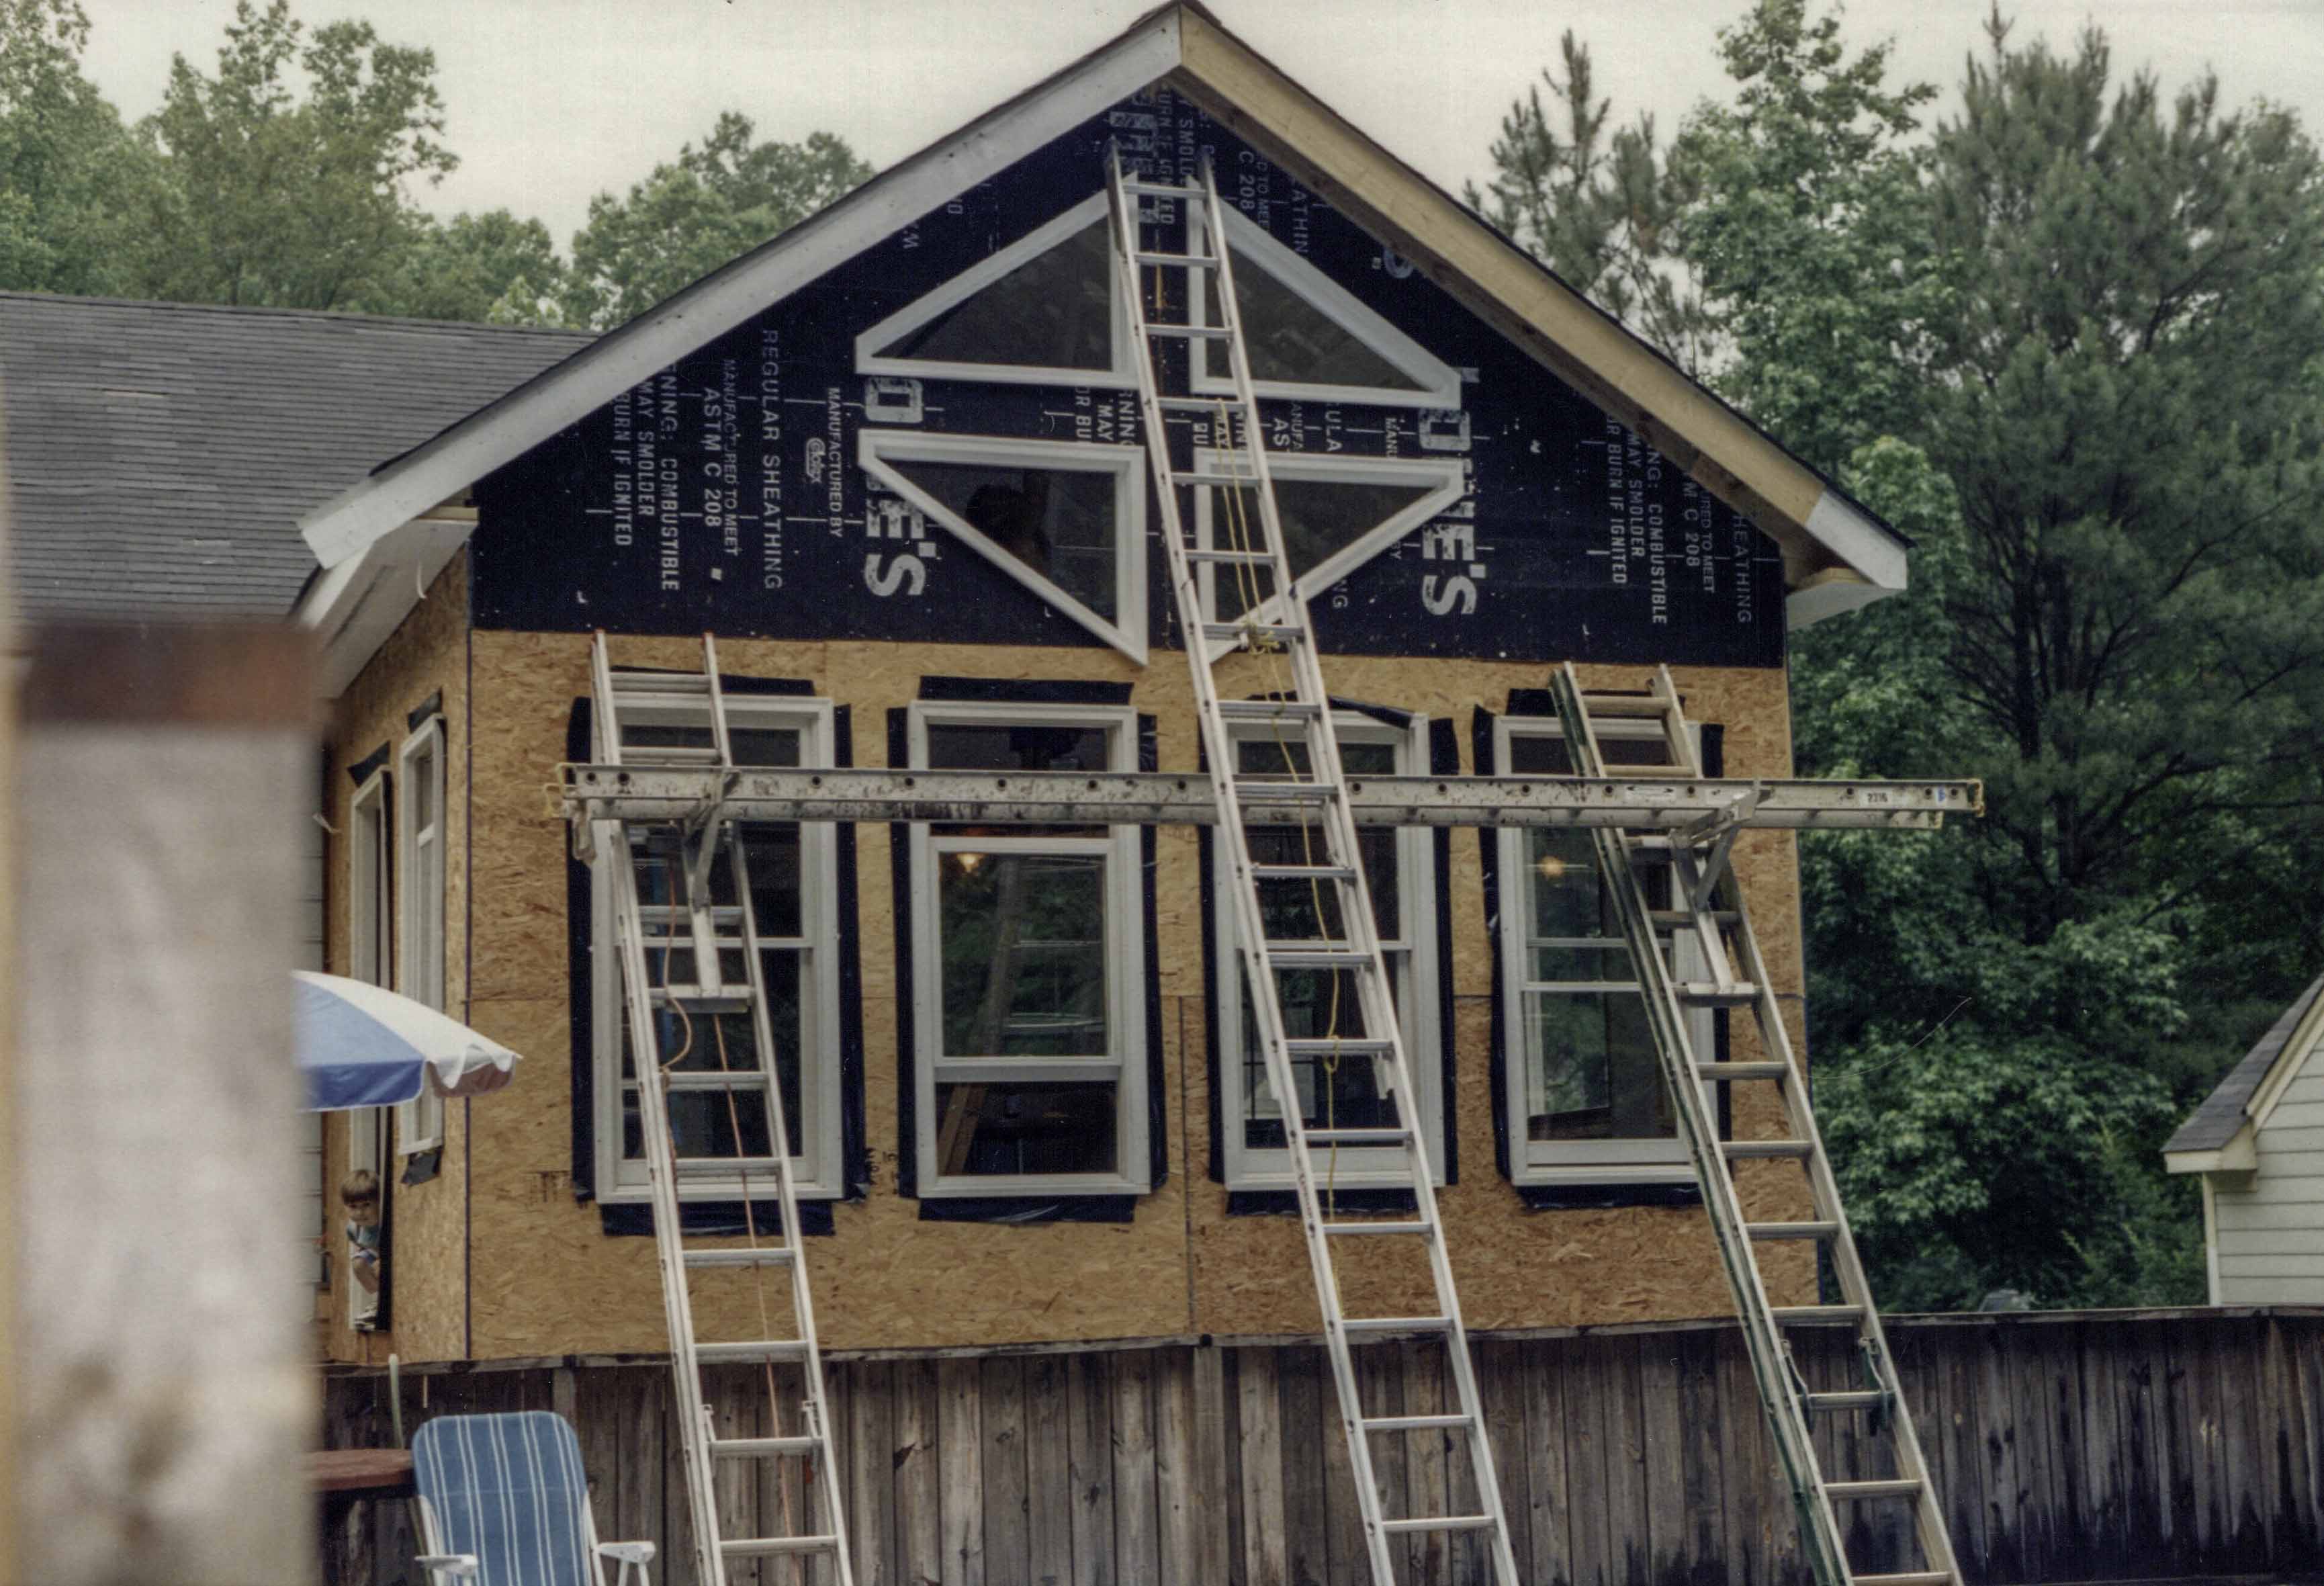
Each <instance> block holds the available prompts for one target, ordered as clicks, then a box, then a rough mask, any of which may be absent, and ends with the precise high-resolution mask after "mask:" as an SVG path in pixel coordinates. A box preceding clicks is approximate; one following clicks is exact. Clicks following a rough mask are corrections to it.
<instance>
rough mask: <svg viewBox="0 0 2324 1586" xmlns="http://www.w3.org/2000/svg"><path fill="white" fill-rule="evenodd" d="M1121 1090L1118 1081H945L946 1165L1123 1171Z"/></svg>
mask: <svg viewBox="0 0 2324 1586" xmlns="http://www.w3.org/2000/svg"><path fill="white" fill-rule="evenodd" d="M1114 1089H1115V1087H1114V1086H1113V1084H1112V1083H1110V1082H1105V1083H1082V1084H1041V1085H973V1084H941V1085H938V1086H937V1087H936V1161H937V1167H938V1171H940V1172H942V1173H944V1174H946V1175H954V1174H966V1175H970V1176H991V1175H1013V1174H1020V1173H1104V1174H1112V1173H1119V1172H1120V1170H1121V1166H1120V1150H1119V1149H1118V1148H1117V1142H1116V1139H1115V1135H1116V1130H1117V1125H1116V1122H1115V1117H1114Z"/></svg>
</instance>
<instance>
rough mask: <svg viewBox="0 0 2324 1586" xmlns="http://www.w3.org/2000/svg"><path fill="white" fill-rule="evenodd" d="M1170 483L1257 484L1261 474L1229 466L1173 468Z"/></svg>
mask: <svg viewBox="0 0 2324 1586" xmlns="http://www.w3.org/2000/svg"><path fill="white" fill-rule="evenodd" d="M1170 483H1171V484H1203V485H1212V484H1219V485H1225V484H1258V483H1259V475H1256V474H1250V473H1244V472H1241V471H1239V470H1235V469H1227V468H1188V469H1184V470H1179V469H1173V470H1172V471H1171V474H1170Z"/></svg>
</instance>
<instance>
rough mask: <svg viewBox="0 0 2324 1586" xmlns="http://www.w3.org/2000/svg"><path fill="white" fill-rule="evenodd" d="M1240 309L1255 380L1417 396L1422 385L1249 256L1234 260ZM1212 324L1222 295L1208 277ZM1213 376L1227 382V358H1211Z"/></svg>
mask: <svg viewBox="0 0 2324 1586" xmlns="http://www.w3.org/2000/svg"><path fill="white" fill-rule="evenodd" d="M1234 278H1235V309H1236V310H1237V312H1238V314H1239V315H1240V318H1241V320H1242V333H1243V342H1244V345H1245V346H1246V347H1247V348H1248V350H1249V354H1250V374H1251V378H1252V379H1253V380H1257V381H1262V382H1265V381H1274V382H1280V383H1285V384H1290V385H1369V386H1377V387H1383V388H1385V389H1388V390H1390V391H1418V390H1420V389H1421V383H1420V382H1418V381H1417V380H1415V379H1414V378H1413V377H1412V376H1411V375H1409V374H1406V373H1405V372H1404V371H1403V370H1401V369H1399V368H1397V366H1396V365H1395V364H1391V363H1389V362H1388V360H1387V359H1386V358H1384V357H1382V356H1381V355H1379V353H1376V352H1374V351H1373V350H1372V349H1371V347H1370V346H1368V345H1366V344H1365V343H1364V342H1363V341H1362V340H1360V339H1359V338H1358V337H1357V336H1356V335H1355V333H1354V332H1353V331H1351V330H1349V329H1348V328H1347V327H1345V326H1343V325H1342V324H1341V323H1340V322H1339V321H1338V320H1336V319H1333V318H1331V317H1330V316H1329V315H1327V314H1325V313H1324V312H1323V310H1322V309H1318V308H1316V307H1315V306H1314V304H1312V303H1310V302H1309V301H1308V300H1306V299H1305V298H1303V297H1301V296H1300V295H1299V294H1298V293H1296V292H1295V291H1293V290H1291V289H1290V288H1288V287H1286V286H1285V285H1284V284H1283V283H1282V282H1281V281H1277V280H1276V279H1275V277H1273V276H1272V275H1269V274H1268V272H1267V271H1266V270H1265V269H1264V268H1262V267H1261V266H1260V265H1259V263H1258V262H1257V261H1256V260H1254V259H1253V258H1252V257H1251V256H1250V254H1245V253H1240V252H1239V253H1237V254H1235V255H1234ZM1203 282H1204V285H1203V291H1204V294H1205V295H1206V297H1207V298H1208V299H1209V301H1208V302H1207V303H1206V304H1205V305H1204V306H1205V307H1206V308H1207V309H1209V310H1210V313H1211V319H1210V323H1212V324H1213V325H1215V324H1217V323H1218V318H1217V313H1218V292H1217V288H1216V286H1215V285H1214V284H1213V283H1212V281H1211V272H1208V271H1204V272H1203ZM1207 367H1208V369H1209V372H1210V373H1211V374H1213V376H1214V377H1216V378H1219V379H1225V378H1227V368H1226V355H1225V354H1224V353H1220V354H1218V355H1215V356H1213V357H1211V358H1210V360H1209V363H1208V365H1207Z"/></svg>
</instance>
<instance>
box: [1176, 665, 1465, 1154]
mask: <svg viewBox="0 0 2324 1586" xmlns="http://www.w3.org/2000/svg"><path fill="white" fill-rule="evenodd" d="M1332 728H1333V733H1335V734H1336V735H1337V736H1338V738H1339V741H1340V742H1341V743H1342V744H1343V745H1344V744H1348V743H1357V742H1363V743H1388V744H1391V745H1393V746H1394V747H1395V750H1396V774H1397V775H1398V776H1417V775H1421V774H1424V773H1425V770H1426V769H1427V765H1428V724H1427V722H1426V720H1425V718H1421V717H1417V716H1416V717H1415V718H1414V719H1413V721H1412V723H1411V724H1410V726H1409V727H1408V728H1398V727H1395V726H1392V725H1390V724H1388V723H1386V722H1383V721H1379V720H1378V719H1377V718H1375V717H1371V716H1366V715H1358V714H1356V713H1354V712H1350V711H1335V712H1334V713H1333V716H1332ZM1232 733H1233V736H1234V738H1235V740H1236V742H1264V741H1266V739H1267V737H1268V730H1267V729H1266V728H1265V727H1264V726H1252V727H1237V728H1235V729H1232ZM1205 841H1207V842H1208V843H1209V844H1211V874H1212V876H1213V878H1214V884H1213V887H1212V889H1211V892H1212V908H1211V931H1210V946H1211V954H1212V957H1211V962H1212V964H1213V966H1214V978H1215V982H1216V985H1217V996H1216V997H1215V998H1214V999H1213V1000H1214V1002H1215V1005H1216V1008H1217V1016H1216V1020H1215V1022H1216V1025H1217V1029H1218V1051H1219V1062H1218V1073H1219V1077H1218V1085H1219V1119H1220V1127H1221V1130H1222V1134H1223V1137H1224V1139H1223V1143H1224V1146H1225V1151H1224V1153H1223V1157H1224V1162H1225V1166H1226V1182H1227V1187H1228V1188H1229V1189H1236V1190H1246V1189H1247V1190H1284V1189H1290V1188H1292V1187H1293V1186H1294V1183H1295V1180H1294V1178H1293V1176H1292V1171H1291V1150H1290V1148H1289V1147H1288V1146H1275V1147H1253V1146H1249V1145H1246V1144H1245V1143H1244V1138H1243V1130H1242V1117H1243V1109H1244V1101H1245V1098H1244V1095H1243V1067H1244V1052H1243V1029H1242V1019H1241V1017H1240V1013H1241V1002H1240V998H1239V997H1238V995H1237V994H1236V993H1237V991H1238V989H1239V984H1240V981H1241V979H1242V973H1243V972H1242V964H1241V959H1240V955H1239V954H1238V953H1237V951H1236V948H1237V945H1238V943H1239V941H1240V933H1239V932H1238V931H1237V929H1236V922H1235V908H1234V896H1233V893H1232V892H1231V890H1230V889H1231V877H1232V875H1233V873H1234V872H1233V869H1232V862H1231V856H1230V855H1229V853H1228V851H1227V846H1226V835H1225V834H1224V833H1222V832H1221V831H1219V830H1217V829H1216V828H1213V830H1211V831H1210V832H1209V833H1208V834H1207V835H1206V837H1205ZM1396 862H1397V915H1398V919H1397V935H1396V936H1395V938H1394V939H1393V940H1389V939H1385V938H1384V939H1383V940H1382V942H1381V946H1382V947H1383V949H1385V950H1386V951H1387V953H1388V959H1389V963H1390V970H1389V973H1390V974H1391V975H1392V976H1393V977H1394V978H1395V980H1396V982H1397V985H1396V992H1397V1026H1398V1028H1399V1029H1400V1030H1401V1032H1402V1034H1403V1036H1404V1051H1405V1058H1406V1062H1407V1063H1408V1064H1409V1065H1411V1068H1412V1078H1413V1083H1414V1084H1415V1085H1416V1087H1418V1090H1417V1098H1416V1099H1417V1101H1418V1102H1419V1112H1420V1124H1421V1130H1422V1138H1423V1139H1425V1141H1426V1142H1427V1148H1428V1166H1429V1172H1430V1176H1431V1178H1432V1179H1433V1181H1434V1182H1435V1183H1436V1184H1439V1185H1442V1184H1443V1182H1444V1083H1443V1082H1444V1048H1443V1021H1442V1019H1440V1017H1439V1010H1438V1007H1437V1000H1438V998H1437V986H1438V981H1437V977H1438V975H1439V974H1440V973H1442V966H1441V965H1439V964H1438V963H1437V961H1436V945H1437V944H1436V908H1437V890H1436V889H1437V876H1436V849H1435V844H1434V833H1433V831H1432V829H1431V828H1428V827H1425V826H1399V827H1397V829H1396ZM1365 1061H1369V1059H1366V1060H1365ZM1326 1154H1327V1155H1328V1154H1329V1153H1326ZM1334 1182H1336V1183H1337V1185H1339V1186H1340V1187H1341V1188H1342V1189H1405V1188H1408V1187H1410V1185H1411V1183H1412V1179H1411V1176H1410V1172H1409V1170H1408V1169H1407V1168H1406V1166H1405V1159H1404V1153H1403V1152H1402V1151H1401V1150H1399V1149H1396V1148H1375V1147H1343V1148H1341V1149H1340V1151H1339V1154H1338V1163H1337V1167H1336V1170H1335V1173H1334Z"/></svg>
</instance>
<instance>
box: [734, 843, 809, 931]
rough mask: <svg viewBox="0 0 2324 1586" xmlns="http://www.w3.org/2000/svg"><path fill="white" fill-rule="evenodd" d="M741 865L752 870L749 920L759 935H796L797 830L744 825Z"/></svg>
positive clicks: (797, 894)
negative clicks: (742, 863) (745, 865)
mask: <svg viewBox="0 0 2324 1586" xmlns="http://www.w3.org/2000/svg"><path fill="white" fill-rule="evenodd" d="M742 842H743V844H744V855H743V858H744V862H746V863H747V864H748V865H749V867H750V871H751V917H752V922H753V923H754V924H755V925H756V926H757V927H758V930H759V935H760V936H761V937H767V936H798V934H799V920H800V913H799V909H800V890H799V888H800V882H799V863H800V853H799V829H798V827H797V826H796V825H771V824H770V825H747V826H744V827H743V828H742Z"/></svg>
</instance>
